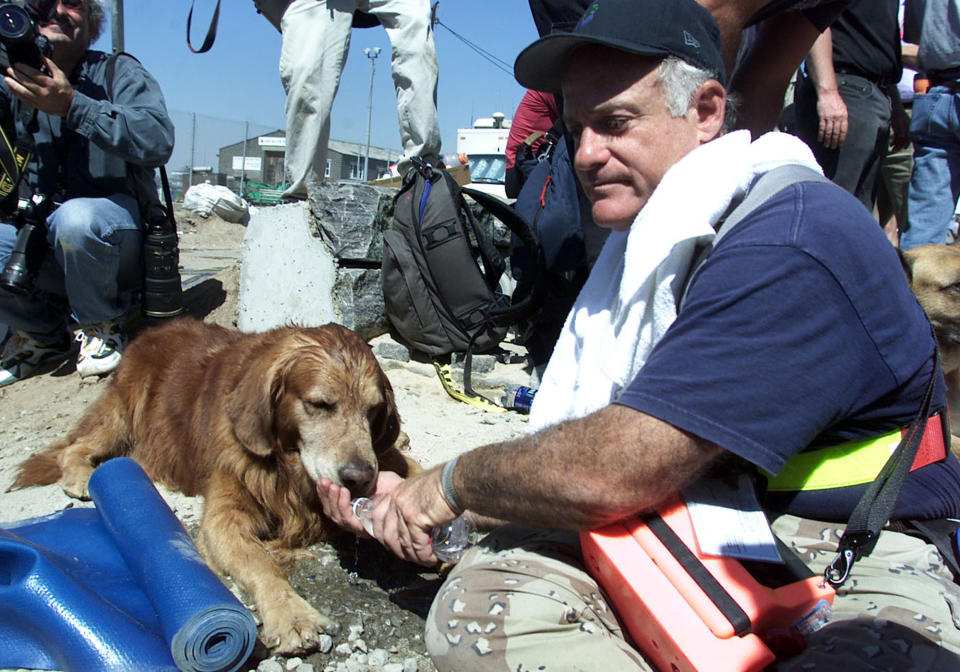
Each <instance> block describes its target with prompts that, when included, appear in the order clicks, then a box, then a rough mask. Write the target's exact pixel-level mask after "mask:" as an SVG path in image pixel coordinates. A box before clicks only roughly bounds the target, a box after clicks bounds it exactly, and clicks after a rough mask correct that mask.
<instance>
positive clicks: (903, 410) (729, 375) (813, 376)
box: [617, 183, 960, 521]
mask: <svg viewBox="0 0 960 672" xmlns="http://www.w3.org/2000/svg"><path fill="white" fill-rule="evenodd" d="M933 349H934V340H933V337H932V335H931V331H930V325H929V322H928V321H927V319H926V317H925V315H924V314H923V312H922V309H921V308H920V306H919V304H918V303H917V301H916V299H915V298H914V296H913V295H912V294H911V293H910V290H909V287H908V285H907V282H906V279H905V277H904V274H903V271H902V269H901V266H900V262H899V260H898V258H897V255H896V252H895V251H894V249H893V247H892V246H891V245H890V244H889V242H887V240H886V238H885V237H884V235H883V233H882V232H881V230H880V227H878V226H877V223H876V221H874V220H873V218H872V217H870V215H869V213H867V211H866V210H865V209H864V208H863V206H862V205H861V204H860V203H859V202H858V201H857V200H856V199H854V198H853V197H852V196H850V195H849V194H848V193H847V192H845V191H843V190H842V189H840V188H838V187H835V186H833V185H830V184H821V183H800V184H796V185H793V186H791V187H788V188H787V189H785V190H783V191H782V192H780V193H779V194H777V195H776V196H774V197H773V198H771V199H770V200H769V201H767V203H765V204H764V205H763V206H761V207H760V208H758V209H757V210H755V211H754V212H753V213H752V214H751V215H749V216H748V217H747V218H745V219H744V220H743V221H742V222H740V223H739V224H738V225H737V226H736V227H735V228H734V229H733V230H732V231H730V232H729V234H727V235H726V236H725V237H724V238H723V239H721V240H720V242H719V243H718V244H717V247H716V249H715V250H714V251H713V252H712V253H711V255H710V256H709V258H708V259H707V261H706V263H705V264H704V265H703V266H702V267H701V268H700V271H699V272H698V274H697V275H696V277H695V278H694V280H693V281H692V283H691V285H690V288H689V293H688V295H687V298H686V300H685V303H684V304H683V307H682V309H681V311H680V314H679V315H678V317H677V320H676V322H674V324H673V325H672V326H671V327H670V329H669V330H668V331H667V333H666V334H665V335H664V337H663V339H662V340H661V341H660V342H659V343H658V344H657V346H656V348H655V349H654V351H653V352H652V353H651V356H650V358H649V359H648V361H647V363H646V364H645V365H644V367H643V368H642V369H641V371H640V373H639V374H638V375H637V377H636V378H635V379H634V381H633V383H632V384H631V385H630V386H629V387H628V388H627V389H626V390H625V391H624V392H623V394H622V395H621V396H620V398H619V399H618V402H617V403H620V404H624V405H626V406H630V407H632V408H635V409H637V410H640V411H643V412H645V413H648V414H650V415H653V416H655V417H657V418H660V419H661V420H664V421H666V422H669V423H670V424H672V425H674V426H676V427H679V428H680V429H683V430H685V431H688V432H691V433H692V434H695V435H697V436H700V437H702V438H704V439H707V440H709V441H712V442H714V443H716V444H718V445H719V446H721V447H723V448H724V449H726V450H728V451H730V452H731V453H734V454H736V455H738V456H739V457H741V458H743V459H744V460H746V461H748V462H750V463H752V464H754V465H756V466H757V467H760V468H762V469H764V470H766V471H768V472H770V473H774V474H775V473H777V472H778V471H779V470H780V468H781V467H782V466H783V465H784V463H785V462H786V461H787V460H788V459H789V458H790V457H791V456H793V455H794V454H796V453H798V452H800V451H802V450H804V449H805V448H807V447H818V446H822V445H830V444H834V443H839V442H842V441H846V440H851V439H858V438H867V437H872V436H876V435H879V434H883V433H886V432H889V431H891V430H893V429H895V428H897V427H904V426H907V425H909V424H910V422H911V421H912V420H913V418H914V416H915V415H916V414H917V412H918V409H919V406H920V403H921V398H922V396H923V393H924V391H925V389H926V386H927V384H928V382H929V380H930V376H931V372H932V371H933ZM944 399H945V398H944V384H943V379H942V376H941V375H940V374H939V373H937V379H936V394H935V397H934V402H933V409H934V410H938V409H942V408H943V407H944V405H945V400H944ZM862 490H863V488H848V489H844V490H842V491H841V490H834V491H816V492H813V493H802V494H800V495H798V496H795V497H792V498H790V499H788V500H785V499H781V500H779V501H774V500H767V501H765V504H766V505H767V506H768V507H770V508H772V509H774V510H778V511H784V512H789V513H794V514H797V515H801V516H805V517H810V518H818V519H824V520H838V521H845V520H846V519H847V518H848V517H849V514H850V512H851V510H852V506H853V504H855V503H856V500H857V498H858V497H859V494H860V492H862ZM958 514H960V463H958V462H957V460H956V459H955V458H954V457H952V456H948V458H947V459H946V460H944V461H943V462H938V463H935V464H932V465H929V466H926V467H923V468H921V469H919V470H917V471H915V472H912V473H911V474H910V476H909V477H908V479H907V482H906V483H905V485H904V489H903V492H902V494H901V497H900V500H899V503H898V505H897V508H896V510H895V513H894V517H895V518H897V519H903V518H924V519H930V518H942V517H947V516H956V515H958Z"/></svg>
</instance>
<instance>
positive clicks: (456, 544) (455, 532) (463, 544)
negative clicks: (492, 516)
mask: <svg viewBox="0 0 960 672" xmlns="http://www.w3.org/2000/svg"><path fill="white" fill-rule="evenodd" d="M352 506H353V515H355V516H356V517H357V519H358V520H359V521H360V524H361V525H363V529H365V530H366V531H367V534H371V535H372V534H373V521H372V520H371V519H370V514H371V513H372V512H373V509H374V508H376V506H377V502H376V500H375V499H370V498H369V497H358V498H357V499H355V500H353V502H352ZM476 532H477V528H476V526H475V525H474V524H473V522H472V521H471V520H470V519H469V518H467V517H466V515H461V516H460V517H458V518H456V519H454V520H452V521H451V522H449V523H447V524H446V525H444V526H442V527H437V528H435V529H434V530H433V535H432V538H433V554H434V555H435V556H437V559H438V560H440V562H449V563H456V562H459V561H460V558H461V557H463V553H464V551H466V550H467V549H468V548H470V546H472V545H473V543H474V541H476Z"/></svg>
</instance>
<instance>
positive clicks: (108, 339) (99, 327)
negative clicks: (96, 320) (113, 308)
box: [74, 320, 127, 378]
mask: <svg viewBox="0 0 960 672" xmlns="http://www.w3.org/2000/svg"><path fill="white" fill-rule="evenodd" d="M74 333H75V334H76V338H77V340H78V341H80V354H79V355H78V356H77V373H78V374H80V377H81V378H86V377H88V376H103V375H105V374H108V373H110V372H111V371H113V370H114V369H115V368H117V366H118V365H119V364H120V357H121V355H122V353H123V348H124V347H125V346H126V345H127V338H126V336H124V335H123V333H122V332H121V331H120V325H119V324H118V323H117V322H114V321H112V320H111V321H109V322H101V323H100V324H90V325H87V326H85V327H81V328H80V329H76V330H75V331H74Z"/></svg>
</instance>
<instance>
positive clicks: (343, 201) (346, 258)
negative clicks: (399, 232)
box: [310, 183, 398, 266]
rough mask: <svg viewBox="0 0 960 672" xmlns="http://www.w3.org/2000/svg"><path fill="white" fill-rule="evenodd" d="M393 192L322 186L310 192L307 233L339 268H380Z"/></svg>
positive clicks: (362, 186)
mask: <svg viewBox="0 0 960 672" xmlns="http://www.w3.org/2000/svg"><path fill="white" fill-rule="evenodd" d="M397 191H398V190H397V189H393V188H389V187H374V186H371V185H367V184H349V183H323V184H316V185H313V186H312V188H311V189H310V209H311V212H312V215H313V222H312V224H311V231H312V232H313V233H314V235H316V236H317V237H318V238H320V239H321V240H322V241H323V242H324V243H325V244H326V245H327V247H328V248H329V249H330V251H331V253H332V254H333V256H334V257H335V258H336V259H337V260H338V262H339V263H340V264H341V265H347V266H349V265H351V264H356V263H366V264H374V265H376V266H379V265H380V261H381V259H382V257H383V229H384V227H386V225H387V218H388V213H389V211H390V208H391V206H392V204H393V198H394V196H396V194H397Z"/></svg>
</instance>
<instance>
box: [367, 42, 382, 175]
mask: <svg viewBox="0 0 960 672" xmlns="http://www.w3.org/2000/svg"><path fill="white" fill-rule="evenodd" d="M363 53H364V54H366V55H367V58H369V59H370V96H369V99H368V101H369V102H368V103H367V154H366V156H364V158H363V181H364V182H366V181H367V175H368V173H367V169H368V167H369V165H370V121H371V119H372V117H373V71H374V68H375V67H376V61H377V56H379V55H380V47H375V48H373V49H370V48H367V49H364V50H363Z"/></svg>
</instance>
